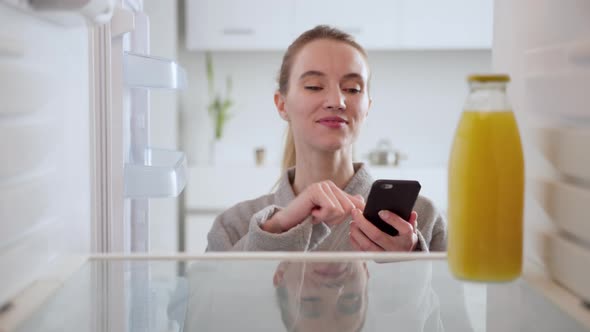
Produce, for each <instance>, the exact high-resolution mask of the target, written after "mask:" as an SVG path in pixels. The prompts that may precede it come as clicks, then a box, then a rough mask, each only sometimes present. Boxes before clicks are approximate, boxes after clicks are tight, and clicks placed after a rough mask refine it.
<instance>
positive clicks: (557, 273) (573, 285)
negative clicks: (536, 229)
mask: <svg viewBox="0 0 590 332" xmlns="http://www.w3.org/2000/svg"><path fill="white" fill-rule="evenodd" d="M545 243H546V247H545V255H546V259H547V268H548V270H549V274H550V275H551V277H552V278H553V279H554V280H556V281H557V282H558V283H560V284H562V285H563V286H565V288H567V289H569V290H571V291H572V292H573V293H574V294H576V296H579V297H581V298H582V299H583V300H584V301H586V302H590V283H588V280H590V272H589V271H590V270H589V269H588V265H589V264H590V249H588V248H587V247H585V246H582V245H579V244H577V243H575V242H574V241H571V240H570V239H569V238H566V237H564V236H562V235H560V234H556V233H551V234H547V235H546V242H545Z"/></svg>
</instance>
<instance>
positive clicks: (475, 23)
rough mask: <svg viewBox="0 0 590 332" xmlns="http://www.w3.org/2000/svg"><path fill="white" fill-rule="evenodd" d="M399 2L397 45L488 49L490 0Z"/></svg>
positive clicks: (424, 47) (489, 38)
mask: <svg viewBox="0 0 590 332" xmlns="http://www.w3.org/2000/svg"><path fill="white" fill-rule="evenodd" d="M400 1H401V4H400V11H401V15H400V16H401V23H400V24H401V27H400V29H401V31H400V32H399V35H400V40H399V43H400V46H401V48H404V49H454V48H457V49H480V48H481V49H487V48H491V46H492V28H493V26H492V25H493V24H492V21H493V7H494V6H493V1H492V0H447V1H439V0H400Z"/></svg>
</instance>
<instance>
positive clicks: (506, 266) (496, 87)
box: [448, 75, 524, 281]
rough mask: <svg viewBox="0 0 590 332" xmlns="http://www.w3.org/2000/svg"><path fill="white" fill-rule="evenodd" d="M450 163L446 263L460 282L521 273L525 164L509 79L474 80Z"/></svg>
mask: <svg viewBox="0 0 590 332" xmlns="http://www.w3.org/2000/svg"><path fill="white" fill-rule="evenodd" d="M468 81H469V86H470V93H469V96H468V97H467V100H466V102H465V106H464V110H463V114H462V116H461V120H460V122H459V125H458V127H457V130H456V133H455V138H454V141H453V147H452V150H451V156H450V159H449V181H448V186H449V187H448V194H449V197H448V202H449V203H448V204H449V206H448V221H449V224H448V230H449V234H448V261H449V267H450V269H451V271H452V272H453V274H454V275H455V276H456V277H457V278H460V279H466V280H476V281H507V280H511V279H514V278H516V277H518V276H519V275H520V273H521V269H522V247H523V208H524V160H523V153H522V146H521V141H520V135H519V132H518V127H517V124H516V119H515V117H514V113H513V112H512V109H511V106H510V104H509V102H508V98H507V96H506V86H507V84H508V82H509V81H510V78H509V76H507V75H472V76H469V78H468Z"/></svg>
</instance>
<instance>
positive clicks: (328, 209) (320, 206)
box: [311, 184, 339, 221]
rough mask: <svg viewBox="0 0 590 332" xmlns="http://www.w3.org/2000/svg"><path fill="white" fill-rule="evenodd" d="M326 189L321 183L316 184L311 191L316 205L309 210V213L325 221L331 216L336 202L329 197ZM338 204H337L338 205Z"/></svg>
mask: <svg viewBox="0 0 590 332" xmlns="http://www.w3.org/2000/svg"><path fill="white" fill-rule="evenodd" d="M330 196H331V195H329V194H328V193H326V190H325V189H324V188H323V186H322V185H321V184H318V185H317V186H316V187H315V188H314V190H313V192H312V200H313V203H314V205H315V206H316V207H315V208H313V209H312V210H311V215H312V216H313V217H314V218H316V219H319V220H320V221H326V220H328V219H330V218H331V216H332V214H333V212H332V211H334V210H335V209H336V208H337V205H336V203H337V202H334V200H335V198H332V197H330ZM338 206H339V205H338Z"/></svg>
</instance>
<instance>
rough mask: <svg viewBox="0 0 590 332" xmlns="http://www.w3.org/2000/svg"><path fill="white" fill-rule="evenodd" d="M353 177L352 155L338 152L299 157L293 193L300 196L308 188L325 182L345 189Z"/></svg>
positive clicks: (296, 164) (296, 163)
mask: <svg viewBox="0 0 590 332" xmlns="http://www.w3.org/2000/svg"><path fill="white" fill-rule="evenodd" d="M353 176H354V167H353V164H352V157H351V156H350V154H344V153H338V152H337V153H330V154H329V155H327V154H314V155H312V156H300V155H297V160H296V162H295V179H294V180H293V191H294V192H295V195H298V194H299V193H300V192H302V191H303V190H304V189H305V188H307V186H309V185H311V184H313V183H316V182H320V181H324V180H331V181H332V182H334V184H336V185H337V186H338V188H340V189H344V187H345V186H346V185H347V184H348V182H349V181H350V179H351V178H352V177H353Z"/></svg>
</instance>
